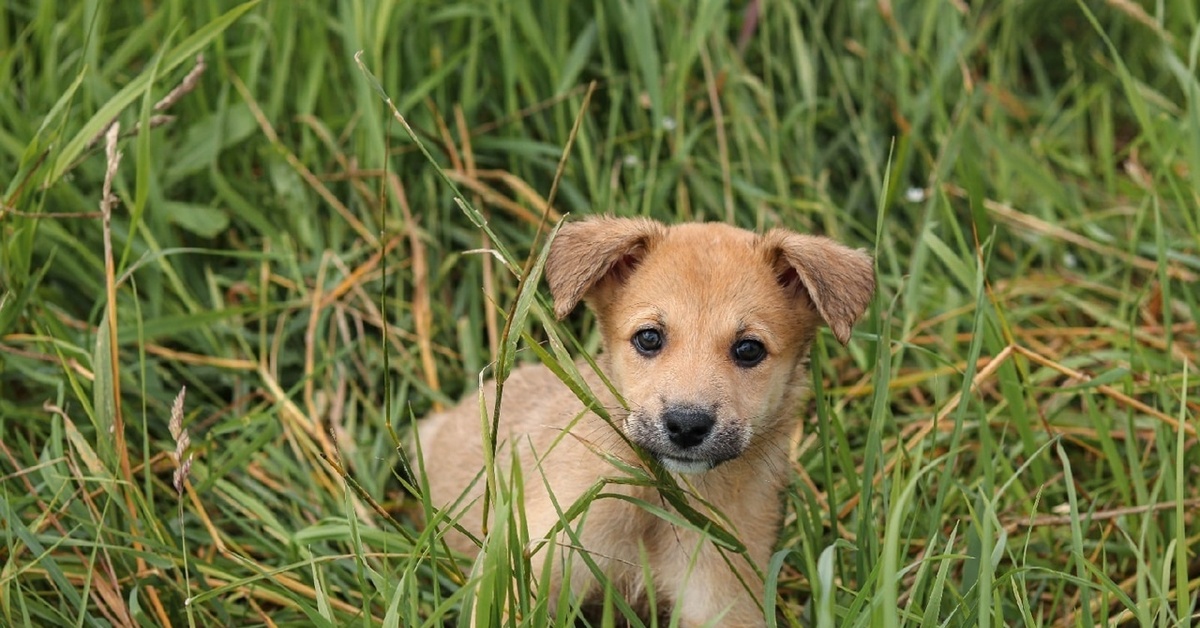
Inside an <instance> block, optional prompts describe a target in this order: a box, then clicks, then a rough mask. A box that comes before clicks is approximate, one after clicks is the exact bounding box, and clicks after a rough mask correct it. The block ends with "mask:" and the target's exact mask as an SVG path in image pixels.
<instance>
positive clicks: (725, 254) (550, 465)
mask: <svg viewBox="0 0 1200 628" xmlns="http://www.w3.org/2000/svg"><path fill="white" fill-rule="evenodd" d="M545 272H546V278H547V281H548V283H549V285H550V292H551V294H552V295H553V297H554V306H555V307H554V309H555V314H556V315H557V316H558V317H559V318H562V317H565V316H567V315H568V314H569V313H570V312H571V311H572V310H574V309H575V307H576V306H577V305H578V304H579V302H580V301H586V302H587V304H588V305H589V306H590V307H591V308H592V310H593V311H594V312H595V313H596V319H597V321H598V322H599V325H600V331H601V334H602V338H603V346H604V352H603V353H602V354H601V355H600V357H599V359H598V364H599V365H600V368H601V370H602V371H603V372H604V374H605V375H606V377H607V378H608V379H609V380H610V381H611V382H612V384H613V385H614V387H615V389H616V390H617V391H619V393H620V395H621V397H623V398H624V401H625V403H624V404H622V403H621V402H620V401H619V400H618V399H617V398H615V397H614V396H613V395H612V394H611V392H610V391H609V389H608V387H607V386H606V385H605V384H603V383H602V381H601V380H600V378H599V377H597V376H596V374H595V373H594V372H593V370H592V369H591V368H590V367H588V366H587V365H586V364H583V363H580V367H579V370H580V372H581V373H583V374H584V375H583V376H584V381H585V382H586V383H587V384H588V386H589V387H590V388H591V389H592V391H594V392H595V393H596V394H597V396H598V398H599V399H600V400H601V402H602V403H603V404H604V405H605V407H606V408H607V409H608V410H609V412H610V413H611V417H612V419H613V422H614V424H615V425H616V426H617V427H618V428H619V429H620V430H622V431H623V433H624V435H625V436H626V437H627V438H628V440H629V441H632V442H633V443H635V444H636V445H637V446H640V447H641V448H642V449H643V450H644V451H645V452H646V453H648V454H649V455H650V456H651V457H653V458H654V459H656V460H658V462H659V463H660V464H661V465H662V467H663V468H664V469H666V470H667V471H670V472H672V473H674V474H676V478H677V479H678V480H679V482H680V485H681V486H683V487H685V488H686V489H687V490H688V491H690V492H691V494H692V495H693V496H694V497H697V498H699V500H693V502H692V503H693V505H695V506H696V507H697V508H699V509H700V510H701V511H703V510H704V507H703V506H701V504H702V503H703V502H707V503H708V504H711V505H712V506H713V507H714V508H715V509H716V510H717V511H718V512H720V513H722V514H723V518H718V520H723V521H726V522H727V525H728V526H729V527H730V528H731V529H732V531H733V532H734V534H736V535H737V537H738V538H739V539H740V540H741V541H742V542H743V543H745V545H746V547H747V548H748V550H749V551H748V556H749V557H750V559H751V560H752V561H753V563H754V564H753V566H751V565H749V564H746V561H745V560H743V559H741V558H740V557H738V556H736V555H730V556H728V557H726V556H724V555H722V553H721V551H720V550H719V549H718V548H717V547H716V546H715V545H713V543H712V542H711V541H710V540H708V539H706V538H704V537H703V535H701V534H698V533H695V532H693V531H690V530H689V529H686V528H682V527H677V526H675V525H673V524H672V523H670V522H669V521H667V520H665V519H663V518H661V517H659V516H657V515H655V514H652V513H650V512H647V511H646V510H645V509H643V508H641V507H639V506H637V505H634V504H632V503H630V501H628V500H623V499H598V500H595V501H593V502H592V503H591V505H590V507H589V508H588V510H587V512H586V514H585V515H584V516H583V517H581V518H580V519H577V520H575V521H573V522H572V523H571V525H572V526H577V525H579V524H580V521H582V529H581V530H580V532H579V540H580V541H581V543H582V548H580V547H578V546H577V545H575V544H574V543H573V542H572V541H571V540H570V539H568V538H567V537H566V536H565V534H562V533H560V534H559V535H558V536H559V538H557V539H552V541H554V542H555V543H553V544H551V545H549V546H547V547H550V548H551V549H552V550H553V551H555V552H556V554H555V557H556V559H555V560H554V561H553V564H554V565H555V567H554V571H553V573H552V574H551V578H552V582H551V591H552V592H554V598H552V599H557V593H558V591H559V590H560V586H561V583H562V582H563V576H564V570H569V572H570V587H571V589H572V593H574V594H575V595H578V596H584V597H587V596H589V595H591V594H593V593H595V592H597V591H598V589H597V588H596V587H594V586H593V585H594V584H595V581H594V579H593V577H592V575H591V572H590V570H589V569H588V567H587V566H586V564H585V563H584V561H583V560H581V559H579V558H578V557H575V556H573V553H574V552H577V551H586V552H588V553H589V554H590V556H591V558H592V559H594V560H595V562H596V563H597V564H598V565H599V567H600V568H601V569H602V570H603V571H604V573H605V574H606V575H607V577H608V578H609V579H610V580H611V581H612V583H613V584H614V585H615V586H616V587H617V588H618V591H620V592H621V593H622V594H623V595H625V596H626V598H627V599H629V600H630V601H631V602H632V603H633V604H639V603H643V604H644V601H645V599H646V589H647V587H648V586H653V587H654V592H653V593H654V594H655V599H656V600H658V603H659V604H660V605H667V607H668V608H669V607H670V606H669V605H674V607H675V608H676V611H677V612H678V613H680V614H681V618H682V620H683V622H682V623H683V625H685V626H699V625H704V624H708V623H710V622H711V624H710V625H721V626H760V625H763V624H764V618H763V612H762V610H761V609H762V607H761V600H760V598H761V588H762V581H761V578H759V577H758V576H757V575H756V570H757V571H759V572H761V570H763V569H765V568H766V566H767V561H768V559H769V556H770V554H771V550H772V546H773V545H774V543H775V541H776V538H777V535H778V530H779V524H780V506H779V492H780V490H781V489H782V488H783V487H784V485H785V484H786V482H787V480H788V473H789V469H790V468H791V467H790V462H789V459H788V442H789V438H790V435H791V433H792V432H793V430H794V428H795V427H796V423H797V421H798V420H799V416H798V410H799V408H798V403H799V401H800V399H801V395H802V393H803V392H804V391H805V389H806V384H807V381H808V369H807V365H808V353H809V347H810V345H811V343H812V340H813V337H814V335H815V334H816V333H817V329H818V326H819V325H820V324H821V323H822V322H824V323H826V324H828V325H829V327H830V328H831V330H832V331H833V335H834V336H835V337H836V338H837V339H838V340H839V341H841V342H842V343H845V342H847V340H849V338H850V330H851V326H852V325H853V323H854V322H855V320H856V319H857V318H858V317H859V316H860V315H861V314H862V312H863V311H864V310H865V309H866V307H867V304H868V302H869V301H870V299H871V295H872V293H873V292H874V288H875V280H874V275H873V272H872V263H871V259H870V257H868V255H867V254H865V253H863V252H861V251H855V250H851V249H849V248H846V247H844V246H842V245H840V244H837V243H835V242H833V241H831V240H828V239H825V238H820V237H814V236H808V235H800V234H797V233H793V232H791V231H787V230H782V229H775V230H772V231H770V232H769V233H767V234H765V235H761V236H760V235H755V234H753V233H751V232H749V231H744V230H741V229H737V228H734V227H730V226H727V225H723V224H684V225H678V226H673V227H666V226H664V225H662V224H660V223H657V222H654V221H651V220H646V219H620V218H594V219H590V220H585V221H581V222H575V223H569V224H566V225H564V226H563V227H562V229H561V230H560V232H559V234H558V236H557V238H556V239H555V240H554V242H553V244H552V245H551V249H550V255H549V258H548V260H547V262H546V271H545ZM489 392H490V391H489ZM486 400H487V404H488V407H489V409H490V408H491V407H492V403H493V401H494V395H491V394H488V395H486ZM502 403H503V407H502V409H501V424H500V431H499V434H498V437H499V439H500V441H501V446H500V451H499V452H498V455H497V463H496V468H497V469H498V470H500V471H503V470H506V469H509V468H511V461H512V460H513V456H514V455H515V456H516V457H517V459H518V460H519V462H520V464H521V465H522V472H523V476H524V478H525V480H524V512H525V516H526V518H527V522H528V526H529V534H530V538H531V539H540V538H544V535H545V534H547V533H548V531H549V530H551V528H552V526H554V525H555V523H557V522H558V521H559V515H558V514H557V512H556V508H555V506H554V504H553V502H552V501H551V497H550V495H549V494H548V493H547V490H546V485H547V484H548V485H549V487H550V490H551V491H552V492H553V496H554V500H555V501H557V503H558V505H559V508H562V509H564V510H565V509H566V508H568V507H569V506H570V505H571V504H572V503H574V502H575V500H576V499H578V498H579V497H580V496H581V495H582V494H583V492H584V491H586V490H587V489H588V488H589V487H591V486H592V485H593V484H595V483H596V481H597V480H598V479H600V478H603V477H614V478H619V477H621V476H622V475H624V474H623V472H622V471H620V470H619V468H618V467H617V466H615V465H613V464H612V463H610V462H609V461H607V460H606V459H605V457H604V456H605V455H608V456H611V457H614V458H616V459H620V460H623V461H625V462H626V463H627V464H631V465H640V464H641V462H640V461H639V457H638V455H637V454H636V453H635V452H634V451H633V449H632V448H630V447H629V445H628V444H627V442H626V440H625V439H623V438H621V435H619V434H616V433H615V432H614V430H613V427H612V426H610V425H609V424H608V423H606V422H604V421H603V420H602V419H600V418H599V417H598V416H596V415H595V414H592V413H590V412H588V411H586V410H585V409H584V407H583V405H582V404H581V402H580V401H579V400H578V399H577V398H576V396H575V395H574V394H573V393H572V392H571V391H570V390H568V389H567V388H566V387H565V386H564V385H563V384H562V383H561V382H560V381H559V380H558V379H557V378H556V377H555V376H554V375H553V374H552V373H551V372H550V371H549V370H547V369H545V368H544V367H542V366H540V365H538V366H523V367H519V368H517V369H515V370H514V371H513V372H512V374H511V376H510V378H509V379H508V381H507V382H506V384H505V387H504V396H503V402H502ZM622 408H628V409H627V410H625V409H622ZM418 425H419V431H420V433H419V437H420V440H421V447H422V449H423V452H424V465H425V476H426V479H427V481H428V485H429V491H430V493H431V496H432V500H433V503H434V504H435V505H437V506H445V505H449V504H452V503H454V502H455V501H456V500H457V499H458V498H459V497H460V495H462V494H463V493H464V491H467V494H468V497H467V499H465V500H463V501H462V502H460V503H461V504H464V505H463V506H461V508H464V509H465V512H463V513H462V518H461V520H460V521H461V523H462V525H463V526H465V528H466V529H468V530H471V531H473V532H475V533H478V532H479V531H480V529H481V527H482V520H483V512H482V510H483V500H482V497H481V496H482V493H483V490H484V489H483V487H484V482H483V480H481V479H478V478H479V472H480V469H481V468H482V465H483V460H484V449H483V448H484V446H485V445H484V443H483V439H482V438H481V433H480V410H479V407H478V403H477V402H476V401H471V400H469V401H467V402H465V403H464V404H462V405H459V406H458V407H456V408H454V409H452V410H449V411H447V412H445V413H442V414H440V415H435V416H432V417H430V418H428V419H425V420H423V421H421V422H419V424H418ZM564 430H567V431H569V434H567V435H565V436H564V434H563V432H564ZM472 482H474V484H473V485H472ZM468 486H471V488H470V489H469V490H468ZM606 490H607V491H608V492H614V493H620V494H623V495H626V496H628V497H630V498H632V499H633V500H636V501H642V502H646V503H650V504H654V505H656V506H659V507H663V508H669V507H668V506H667V505H666V503H665V502H664V501H663V500H662V499H660V498H659V496H658V495H657V494H656V492H655V490H654V489H651V488H646V487H640V486H628V485H621V484H610V485H609V486H608V488H607V489H606ZM700 500H702V501H700ZM455 514H457V513H455ZM447 540H448V541H449V542H450V543H451V545H452V547H454V548H455V549H457V550H459V551H461V552H464V553H468V554H473V553H475V552H477V551H478V548H477V547H476V546H475V545H473V544H472V543H471V542H470V541H469V540H468V539H467V538H466V537H465V536H463V535H461V534H457V533H451V534H449V535H448V536H447ZM542 551H547V550H546V549H543V550H542ZM643 556H644V557H645V559H648V561H649V571H650V574H651V576H652V577H651V579H650V581H649V582H647V581H646V578H645V576H644V574H645V572H644V571H643V568H642V563H643ZM534 564H540V563H539V562H538V561H537V560H535V562H534ZM731 564H732V565H733V569H736V570H737V571H738V572H739V573H737V574H735V573H734V571H733V569H731V567H730V565H731ZM739 576H740V579H739ZM743 581H744V582H745V583H747V584H748V585H749V588H750V590H751V591H753V593H751V592H747V590H746V587H744V586H743V585H742V582H743ZM635 608H636V607H635ZM643 608H644V607H643Z"/></svg>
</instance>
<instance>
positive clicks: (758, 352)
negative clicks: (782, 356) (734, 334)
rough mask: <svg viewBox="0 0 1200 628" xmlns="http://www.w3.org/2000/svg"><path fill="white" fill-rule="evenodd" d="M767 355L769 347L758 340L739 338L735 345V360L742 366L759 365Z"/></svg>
mask: <svg viewBox="0 0 1200 628" xmlns="http://www.w3.org/2000/svg"><path fill="white" fill-rule="evenodd" d="M766 357H767V348H766V347H764V346H763V343H761V342H759V341H757V340H751V339H745V340H739V341H737V342H736V343H734V345H733V361H734V362H737V365H738V366H740V367H742V368H750V367H752V366H757V365H758V363H759V362H762V361H763V359H765V358H766Z"/></svg>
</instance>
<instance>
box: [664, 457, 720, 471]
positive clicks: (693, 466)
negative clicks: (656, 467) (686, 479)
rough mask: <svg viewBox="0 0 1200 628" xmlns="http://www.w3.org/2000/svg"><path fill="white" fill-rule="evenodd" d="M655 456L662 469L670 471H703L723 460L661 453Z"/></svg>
mask: <svg viewBox="0 0 1200 628" xmlns="http://www.w3.org/2000/svg"><path fill="white" fill-rule="evenodd" d="M655 457H656V458H658V462H659V464H661V465H662V466H663V468H664V469H666V470H667V471H670V472H671V473H686V474H697V473H704V472H705V471H708V470H709V469H712V468H713V467H715V466H717V465H718V464H720V463H721V462H723V461H720V460H718V461H713V460H701V459H698V458H681V457H679V456H667V455H663V454H659V455H657V456H655Z"/></svg>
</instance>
